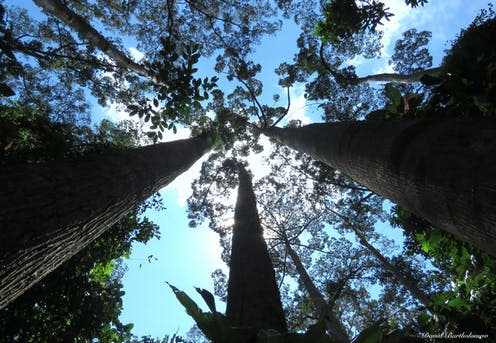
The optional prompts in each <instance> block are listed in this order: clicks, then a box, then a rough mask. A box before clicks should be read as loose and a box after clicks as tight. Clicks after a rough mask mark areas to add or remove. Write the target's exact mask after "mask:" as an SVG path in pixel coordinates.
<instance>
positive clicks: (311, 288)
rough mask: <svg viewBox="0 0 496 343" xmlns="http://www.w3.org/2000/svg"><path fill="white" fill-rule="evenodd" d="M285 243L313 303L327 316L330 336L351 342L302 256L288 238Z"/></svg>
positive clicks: (318, 310)
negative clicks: (304, 264) (311, 275)
mask: <svg viewBox="0 0 496 343" xmlns="http://www.w3.org/2000/svg"><path fill="white" fill-rule="evenodd" d="M284 245H285V247H286V251H287V252H288V254H289V256H290V257H291V259H292V260H293V263H294V265H295V267H296V270H297V272H298V275H299V276H300V282H301V283H302V284H303V286H304V287H305V289H306V290H307V292H308V295H309V296H310V299H311V300H312V303H313V305H314V306H315V308H316V309H317V313H318V314H319V315H324V316H325V324H326V327H327V330H328V331H329V334H330V336H331V337H334V338H337V339H339V340H341V341H343V342H349V341H350V338H349V337H348V334H347V333H346V329H345V328H344V326H343V324H342V323H341V321H340V320H339V319H338V318H337V317H336V315H335V314H334V313H333V312H332V309H331V308H329V305H328V304H327V302H326V301H325V299H324V297H323V296H322V294H321V293H320V292H319V290H318V289H317V287H315V284H314V283H313V281H312V279H311V278H310V275H308V273H307V271H306V269H305V267H304V266H303V264H302V263H301V260H300V257H299V256H298V254H297V253H296V251H294V250H293V248H292V247H291V244H290V243H289V241H288V240H287V239H285V240H284Z"/></svg>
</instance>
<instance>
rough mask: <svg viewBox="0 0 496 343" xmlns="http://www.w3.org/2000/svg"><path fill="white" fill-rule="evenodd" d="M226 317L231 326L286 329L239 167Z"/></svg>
mask: <svg viewBox="0 0 496 343" xmlns="http://www.w3.org/2000/svg"><path fill="white" fill-rule="evenodd" d="M226 317H227V318H228V319H229V321H230V322H231V324H232V325H233V326H239V327H253V328H257V329H275V330H278V331H279V332H286V331H287V326H286V319H285V316H284V312H283V309H282V304H281V299H280V294H279V289H278V288H277V284H276V279H275V272H274V268H273V266H272V262H271V260H270V256H269V253H268V251H267V244H266V243H265V240H264V238H263V229H262V226H261V225H260V219H259V217H258V211H257V205H256V200H255V194H254V193H253V187H252V183H251V178H250V176H249V174H248V173H247V171H246V170H245V169H244V168H243V167H242V166H240V167H239V188H238V198H237V201H236V208H235V213H234V228H233V238H232V249H231V259H230V271H229V282H228V287H227V308H226Z"/></svg>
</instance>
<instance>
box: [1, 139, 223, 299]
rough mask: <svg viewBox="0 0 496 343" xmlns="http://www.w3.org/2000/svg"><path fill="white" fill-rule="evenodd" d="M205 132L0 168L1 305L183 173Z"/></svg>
mask: <svg viewBox="0 0 496 343" xmlns="http://www.w3.org/2000/svg"><path fill="white" fill-rule="evenodd" d="M212 145H213V139H212V138H211V136H210V135H207V134H204V135H202V136H200V137H196V138H190V139H183V140H177V141H173V142H168V143H161V144H155V145H150V146H146V147H140V148H133V149H126V150H117V151H114V152H108V153H101V154H93V155H89V156H87V157H84V158H81V159H78V160H62V161H53V162H49V163H46V164H27V165H17V166H9V167H2V168H1V169H0V184H1V185H2V186H1V188H0V228H1V231H0V308H3V307H5V306H6V305H8V303H9V302H11V301H12V300H14V299H15V298H16V297H18V296H19V295H21V294H22V293H23V292H24V291H26V290H27V289H28V288H29V287H31V286H32V285H34V284H35V283H36V282H37V281H39V280H40V279H42V278H43V277H44V276H45V275H47V274H48V273H50V272H51V271H52V270H54V269H55V268H57V267H58V266H59V265H61V264H62V263H63V262H65V261H67V260H68V259H69V258H71V257H72V256H73V255H74V254H76V253H77V252H79V251H80V250H82V249H83V248H84V247H86V246H87V245H88V244H89V243H90V242H92V241H93V240H94V239H96V238H97V237H98V236H100V235H101V234H102V233H103V232H104V231H105V230H106V229H107V228H108V227H109V226H111V225H112V224H114V223H116V222H117V221H118V220H119V219H120V218H122V217H123V216H124V215H126V214H127V213H129V212H130V211H132V210H134V209H135V208H136V207H137V206H138V205H140V204H141V203H142V202H143V201H144V200H146V199H147V198H148V197H150V196H151V195H153V194H154V193H155V192H157V191H158V190H160V189H161V188H163V187H165V186H166V185H167V184H169V183H170V182H171V181H172V180H174V179H175V178H176V177H177V176H178V175H180V174H181V173H183V172H184V171H186V170H187V169H188V168H189V167H190V166H191V165H192V164H193V163H194V162H195V161H196V160H197V159H198V158H200V157H201V156H202V155H203V154H205V153H206V152H207V151H208V150H210V148H211V147H212Z"/></svg>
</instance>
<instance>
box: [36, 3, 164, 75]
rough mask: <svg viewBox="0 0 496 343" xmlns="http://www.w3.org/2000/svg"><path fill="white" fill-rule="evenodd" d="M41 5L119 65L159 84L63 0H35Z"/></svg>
mask: <svg viewBox="0 0 496 343" xmlns="http://www.w3.org/2000/svg"><path fill="white" fill-rule="evenodd" d="M33 1H34V2H35V3H36V4H37V5H38V6H39V7H41V8H42V9H43V10H45V11H46V12H48V13H50V14H52V15H53V16H55V17H57V18H59V19H60V20H61V21H63V22H64V23H65V24H67V25H68V26H70V27H71V28H72V29H74V30H75V31H76V32H77V33H78V34H79V36H80V37H81V39H85V40H87V41H88V42H89V43H90V44H91V45H93V46H95V47H96V48H98V49H99V50H101V51H102V52H103V53H104V54H106V55H107V56H109V57H110V58H111V59H112V60H114V61H115V62H116V63H117V64H118V65H120V66H121V67H123V68H126V69H128V70H131V71H134V72H135V73H137V74H140V75H141V76H144V77H146V78H148V79H149V80H151V81H152V82H153V83H155V84H158V83H159V82H158V80H157V79H156V77H155V76H154V75H153V74H152V73H151V72H150V71H149V70H147V69H146V68H145V67H143V66H142V65H140V64H138V63H135V62H133V61H132V60H131V59H129V58H128V57H127V56H126V55H125V54H124V53H123V52H122V51H120V50H119V49H118V48H117V47H116V46H115V45H113V44H112V43H111V42H110V41H109V40H108V39H106V38H105V37H104V36H103V35H102V34H100V33H99V32H98V31H97V30H95V29H94V28H93V27H92V26H91V25H90V24H89V23H88V22H87V21H86V20H85V19H84V18H82V17H81V16H79V15H78V14H77V13H75V12H74V11H72V10H71V9H70V8H68V7H67V6H66V5H65V4H64V3H63V2H62V1H61V0H33Z"/></svg>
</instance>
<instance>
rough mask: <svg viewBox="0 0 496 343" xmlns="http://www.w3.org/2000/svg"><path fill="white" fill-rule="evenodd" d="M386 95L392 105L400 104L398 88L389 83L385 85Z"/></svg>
mask: <svg viewBox="0 0 496 343" xmlns="http://www.w3.org/2000/svg"><path fill="white" fill-rule="evenodd" d="M386 97H387V98H388V99H389V100H390V101H391V103H392V104H393V106H394V107H398V106H400V105H401V92H400V90H399V89H398V88H396V87H393V86H392V85H390V84H387V85H386Z"/></svg>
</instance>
